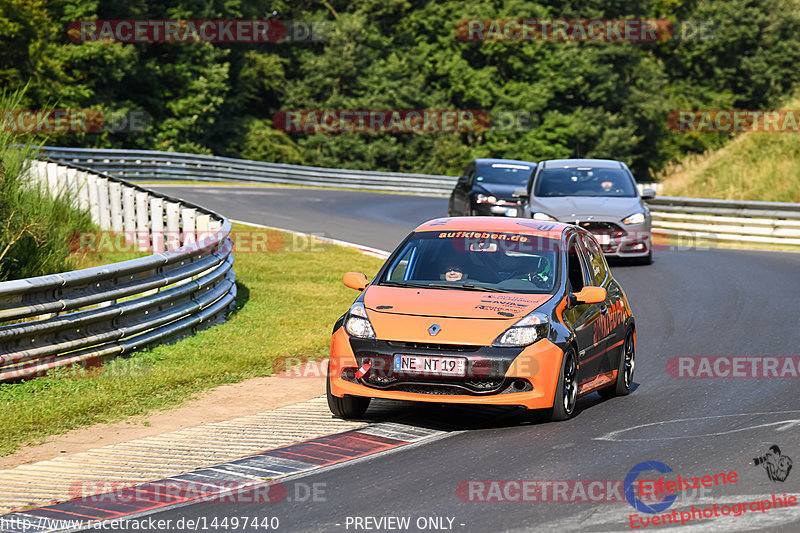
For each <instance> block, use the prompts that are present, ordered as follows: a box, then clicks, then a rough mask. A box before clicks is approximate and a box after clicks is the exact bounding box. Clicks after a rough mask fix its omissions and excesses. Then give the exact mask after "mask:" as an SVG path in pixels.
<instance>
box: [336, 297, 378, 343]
mask: <svg viewBox="0 0 800 533" xmlns="http://www.w3.org/2000/svg"><path fill="white" fill-rule="evenodd" d="M344 329H345V331H347V333H349V334H350V335H351V336H353V337H358V338H359V339H374V338H375V330H374V329H372V324H370V322H369V318H367V309H366V308H365V307H364V304H363V303H361V302H356V303H354V304H353V305H351V306H350V310H349V311H348V312H347V318H346V319H345V321H344Z"/></svg>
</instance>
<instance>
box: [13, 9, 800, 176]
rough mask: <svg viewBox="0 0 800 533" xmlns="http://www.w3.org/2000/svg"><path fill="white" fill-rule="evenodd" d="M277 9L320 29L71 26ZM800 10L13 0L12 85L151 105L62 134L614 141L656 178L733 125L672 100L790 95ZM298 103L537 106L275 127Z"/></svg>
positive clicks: (443, 156)
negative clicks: (681, 113) (497, 117)
mask: <svg viewBox="0 0 800 533" xmlns="http://www.w3.org/2000/svg"><path fill="white" fill-rule="evenodd" d="M274 12H275V13H276V14H273V13H274ZM267 17H272V18H277V19H280V20H284V21H301V22H303V23H306V24H310V23H312V22H313V23H317V24H324V25H325V26H319V27H322V28H324V31H322V32H321V35H322V37H323V40H305V41H297V42H278V43H261V44H236V43H215V44H212V43H151V44H142V43H137V44H133V43H120V42H110V41H99V42H84V43H75V42H73V41H71V40H70V39H69V36H68V34H67V27H68V25H69V24H70V22H73V21H77V20H115V19H116V20H119V19H195V20H196V19H265V18H267ZM469 18H484V19H503V18H566V19H570V18H573V19H574V18H606V19H618V18H648V19H654V18H657V19H667V20H669V21H671V22H673V23H674V27H675V28H676V34H677V38H676V39H673V40H668V41H664V42H650V43H648V42H605V43H600V42H467V41H463V40H460V39H459V38H458V33H457V26H458V23H459V21H461V20H464V19H469ZM686 21H694V22H693V23H692V22H688V23H687V22H686ZM798 23H800V1H798V0H727V1H725V2H722V1H711V0H611V1H608V0H588V1H581V2H577V1H573V0H564V1H560V2H556V1H539V2H531V1H523V0H507V1H505V2H499V1H496V0H479V1H476V2H470V3H467V4H465V3H463V2H457V1H455V0H444V1H433V0H388V1H387V0H358V1H349V0H330V1H328V2H311V1H309V0H301V1H297V2H287V1H283V0H276V1H274V2H272V3H271V4H269V5H268V6H265V5H264V4H259V3H256V2H248V1H246V0H213V1H208V2H207V1H200V0H185V1H175V0H161V1H159V2H156V1H153V0H133V1H124V2H123V1H119V0H110V1H104V2H98V1H97V0H52V1H48V2H44V1H43V0H3V1H2V2H0V35H2V37H3V41H2V42H3V44H2V45H0V85H2V86H3V87H11V88H15V87H21V86H23V85H24V84H26V83H30V87H29V90H28V92H27V93H26V94H25V101H24V102H23V104H24V105H25V106H27V107H29V108H37V109H38V108H42V107H45V106H47V105H56V106H57V107H58V108H65V109H87V108H88V109H96V110H100V111H110V110H114V111H120V112H124V111H127V110H142V111H145V112H147V113H148V114H149V115H150V116H151V117H152V122H151V124H150V126H149V127H148V128H147V129H145V130H144V131H135V132H122V131H118V132H115V131H103V132H97V133H71V134H68V135H67V134H65V135H61V136H59V137H58V138H57V139H54V140H53V142H54V143H56V144H59V145H66V146H87V147H124V148H146V149H159V150H174V151H187V152H198V153H213V154H220V155H228V156H234V157H236V156H238V157H248V158H258V159H263V160H269V161H275V162H282V163H303V164H309V165H320V166H332V167H345V168H354V169H376V170H391V171H406V172H427V173H447V174H456V173H458V172H459V171H460V170H461V168H462V167H463V166H464V164H465V163H466V162H468V161H469V160H470V159H472V158H474V157H509V158H517V159H531V160H539V159H543V158H552V157H567V156H590V157H611V158H617V159H622V160H624V161H626V162H627V163H628V164H629V165H631V167H632V168H633V170H634V172H635V174H636V175H637V176H639V177H640V178H641V179H647V178H649V177H651V176H653V175H657V174H658V172H659V171H660V170H661V169H663V168H664V167H665V166H666V165H668V164H669V163H670V162H674V161H677V160H679V159H680V158H682V157H683V155H685V154H686V153H689V152H704V151H707V150H709V149H713V148H717V147H719V146H721V145H722V144H723V143H724V142H725V141H727V140H728V137H729V136H727V135H725V134H708V133H703V134H698V133H682V132H675V131H671V130H669V129H668V128H667V126H666V116H667V114H668V113H669V112H670V111H672V110H678V109H721V108H724V109H731V108H735V109H768V108H774V107H778V106H780V105H781V103H783V102H782V99H783V98H785V96H786V95H787V94H789V93H791V92H792V91H793V90H794V88H795V87H796V86H797V83H798V81H800V70H798V69H797V68H796V65H797V64H798V62H800V37H798V36H797V33H796V32H795V31H794V29H795V28H796V27H797V26H798ZM698 27H699V28H700V29H699V30H698V29H697V28H698ZM704 32H705V33H704ZM301 109H311V110H329V109H339V110H347V109H355V110H360V109H376V110H386V109H435V110H446V109H465V110H476V109H477V110H486V111H490V112H493V113H496V112H501V111H511V112H525V113H528V114H531V115H532V116H534V117H536V120H535V127H533V128H516V129H513V128H512V129H511V130H510V131H503V130H500V129H490V130H488V131H478V132H461V133H376V132H370V133H336V134H333V133H304V134H298V133H291V134H286V133H283V132H281V131H278V130H276V129H275V127H274V125H273V123H272V119H273V117H274V115H275V113H276V112H278V111H281V110H301Z"/></svg>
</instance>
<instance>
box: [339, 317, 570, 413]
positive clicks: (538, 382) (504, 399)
mask: <svg viewBox="0 0 800 533" xmlns="http://www.w3.org/2000/svg"><path fill="white" fill-rule="evenodd" d="M378 342H379V341H378ZM486 348H489V347H486ZM398 351H401V352H403V353H408V349H407V348H402V349H398ZM563 355H564V352H563V351H562V350H561V348H559V347H558V346H557V345H555V344H553V343H552V342H551V341H550V340H548V339H542V340H539V341H537V342H535V343H534V344H532V345H530V346H528V347H526V348H524V349H522V350H521V351H520V352H519V354H518V355H517V356H516V357H513V359H510V360H509V361H508V362H507V364H505V365H503V364H500V365H493V366H492V368H494V369H498V368H502V371H501V374H502V375H494V376H489V377H496V378H499V379H503V380H505V382H504V383H507V384H509V385H510V386H506V385H503V386H502V388H500V389H499V390H497V391H496V392H488V393H475V392H471V393H470V392H467V391H464V393H463V394H458V393H452V392H449V391H452V390H455V388H454V387H452V386H450V385H448V384H446V383H444V382H441V383H442V386H440V387H436V386H435V385H433V386H431V384H432V383H435V382H436V381H437V380H436V378H431V377H427V378H422V377H420V378H419V383H420V385H423V386H420V387H416V389H423V388H424V386H429V387H430V388H429V392H421V391H414V392H411V391H412V390H414V389H415V387H409V386H406V387H400V386H399V385H398V386H397V387H391V386H390V387H387V388H379V387H377V386H374V385H368V384H367V382H366V381H365V379H366V378H367V376H365V377H364V378H362V379H358V380H354V379H353V375H352V370H353V369H358V368H359V367H360V366H359V363H360V362H361V361H363V360H364V356H363V352H361V351H359V355H358V356H356V354H354V351H353V348H352V345H351V342H350V338H349V336H348V335H347V333H346V332H345V331H344V328H341V327H340V328H338V329H337V330H336V332H335V333H334V334H333V337H332V339H331V357H330V365H329V372H330V376H329V378H328V379H330V384H331V393H332V394H333V395H334V396H338V397H344V396H360V397H366V398H382V399H388V400H406V401H417V402H433V403H456V404H480V405H498V406H522V407H525V408H527V409H543V408H549V407H552V405H553V398H554V397H555V390H556V387H557V381H558V376H559V373H560V371H561V360H562V357H563ZM448 356H449V354H448ZM464 357H466V358H467V359H468V360H470V365H472V363H473V361H474V360H475V356H472V355H465V356H464ZM478 357H480V356H478ZM495 362H497V361H495ZM495 371H496V370H495ZM495 371H493V372H495ZM343 373H344V375H343ZM354 381H356V382H354ZM522 382H525V383H526V384H527V385H526V387H525V390H524V391H521V392H515V391H514V389H513V387H514V384H518V383H522ZM406 383H408V380H406ZM445 389H447V391H445ZM443 391H445V392H443Z"/></svg>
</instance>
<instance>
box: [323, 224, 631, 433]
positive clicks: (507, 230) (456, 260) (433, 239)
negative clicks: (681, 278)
mask: <svg viewBox="0 0 800 533" xmlns="http://www.w3.org/2000/svg"><path fill="white" fill-rule="evenodd" d="M344 283H345V285H347V286H348V287H351V288H353V289H356V290H358V291H361V294H360V295H359V296H358V298H356V300H355V302H354V303H353V304H352V305H351V306H350V309H349V310H348V311H347V312H346V313H345V314H344V315H342V316H341V317H340V318H339V320H338V321H337V322H336V324H335V326H334V328H333V337H332V340H331V353H330V362H329V366H328V380H327V381H328V405H329V407H330V409H331V412H332V413H333V414H334V415H336V416H339V417H342V418H358V417H360V416H362V415H363V414H364V413H365V412H366V410H367V408H368V406H369V403H370V400H371V399H372V398H384V399H394V400H413V401H421V402H436V403H460V404H484V405H505V406H521V407H524V408H527V409H544V410H546V412H547V413H548V414H549V417H550V418H551V419H553V420H563V419H567V418H570V417H571V416H572V415H573V414H574V412H575V405H576V401H577V398H578V397H579V396H582V395H585V394H589V393H591V392H593V391H597V392H599V393H600V394H602V395H605V396H613V395H626V394H629V393H630V390H631V384H632V380H633V370H634V364H635V346H636V324H635V321H634V317H633V314H632V313H631V309H630V306H629V304H628V301H627V298H626V297H625V293H624V291H623V290H622V287H621V286H620V285H619V283H617V281H616V280H615V279H614V277H613V276H612V275H611V271H610V270H609V268H608V265H607V264H606V261H605V258H604V257H603V252H602V250H601V249H600V247H599V245H598V244H597V241H596V240H595V238H594V237H593V236H592V234H590V233H589V232H587V231H586V230H583V229H582V228H579V227H577V226H572V225H568V224H561V223H558V222H538V221H532V220H522V219H518V218H510V219H504V218H494V217H459V218H443V219H436V220H431V221H429V222H426V223H424V224H422V225H421V226H419V227H418V228H416V229H415V230H414V231H413V232H411V234H409V235H408V237H406V239H405V240H404V241H403V242H402V243H400V245H399V246H398V247H397V249H396V250H395V251H394V252H393V253H392V255H391V256H390V257H389V258H388V259H387V260H386V262H385V263H384V265H383V266H382V267H381V269H380V271H379V272H378V274H377V275H376V276H375V278H374V279H373V280H372V281H371V282H369V281H368V280H367V277H366V276H365V275H364V274H358V273H354V272H349V273H347V274H345V276H344Z"/></svg>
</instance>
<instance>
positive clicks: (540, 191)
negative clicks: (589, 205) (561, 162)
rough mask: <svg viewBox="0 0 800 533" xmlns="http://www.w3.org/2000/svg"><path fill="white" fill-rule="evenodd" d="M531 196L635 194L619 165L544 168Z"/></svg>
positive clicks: (621, 195)
mask: <svg viewBox="0 0 800 533" xmlns="http://www.w3.org/2000/svg"><path fill="white" fill-rule="evenodd" d="M533 194H534V196H620V197H634V196H636V186H635V185H634V183H633V180H632V179H631V177H630V176H629V175H628V174H627V173H626V172H625V171H624V170H622V169H619V168H583V167H580V168H546V169H542V171H541V172H540V173H539V175H538V176H537V178H536V185H535V187H534V191H533Z"/></svg>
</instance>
